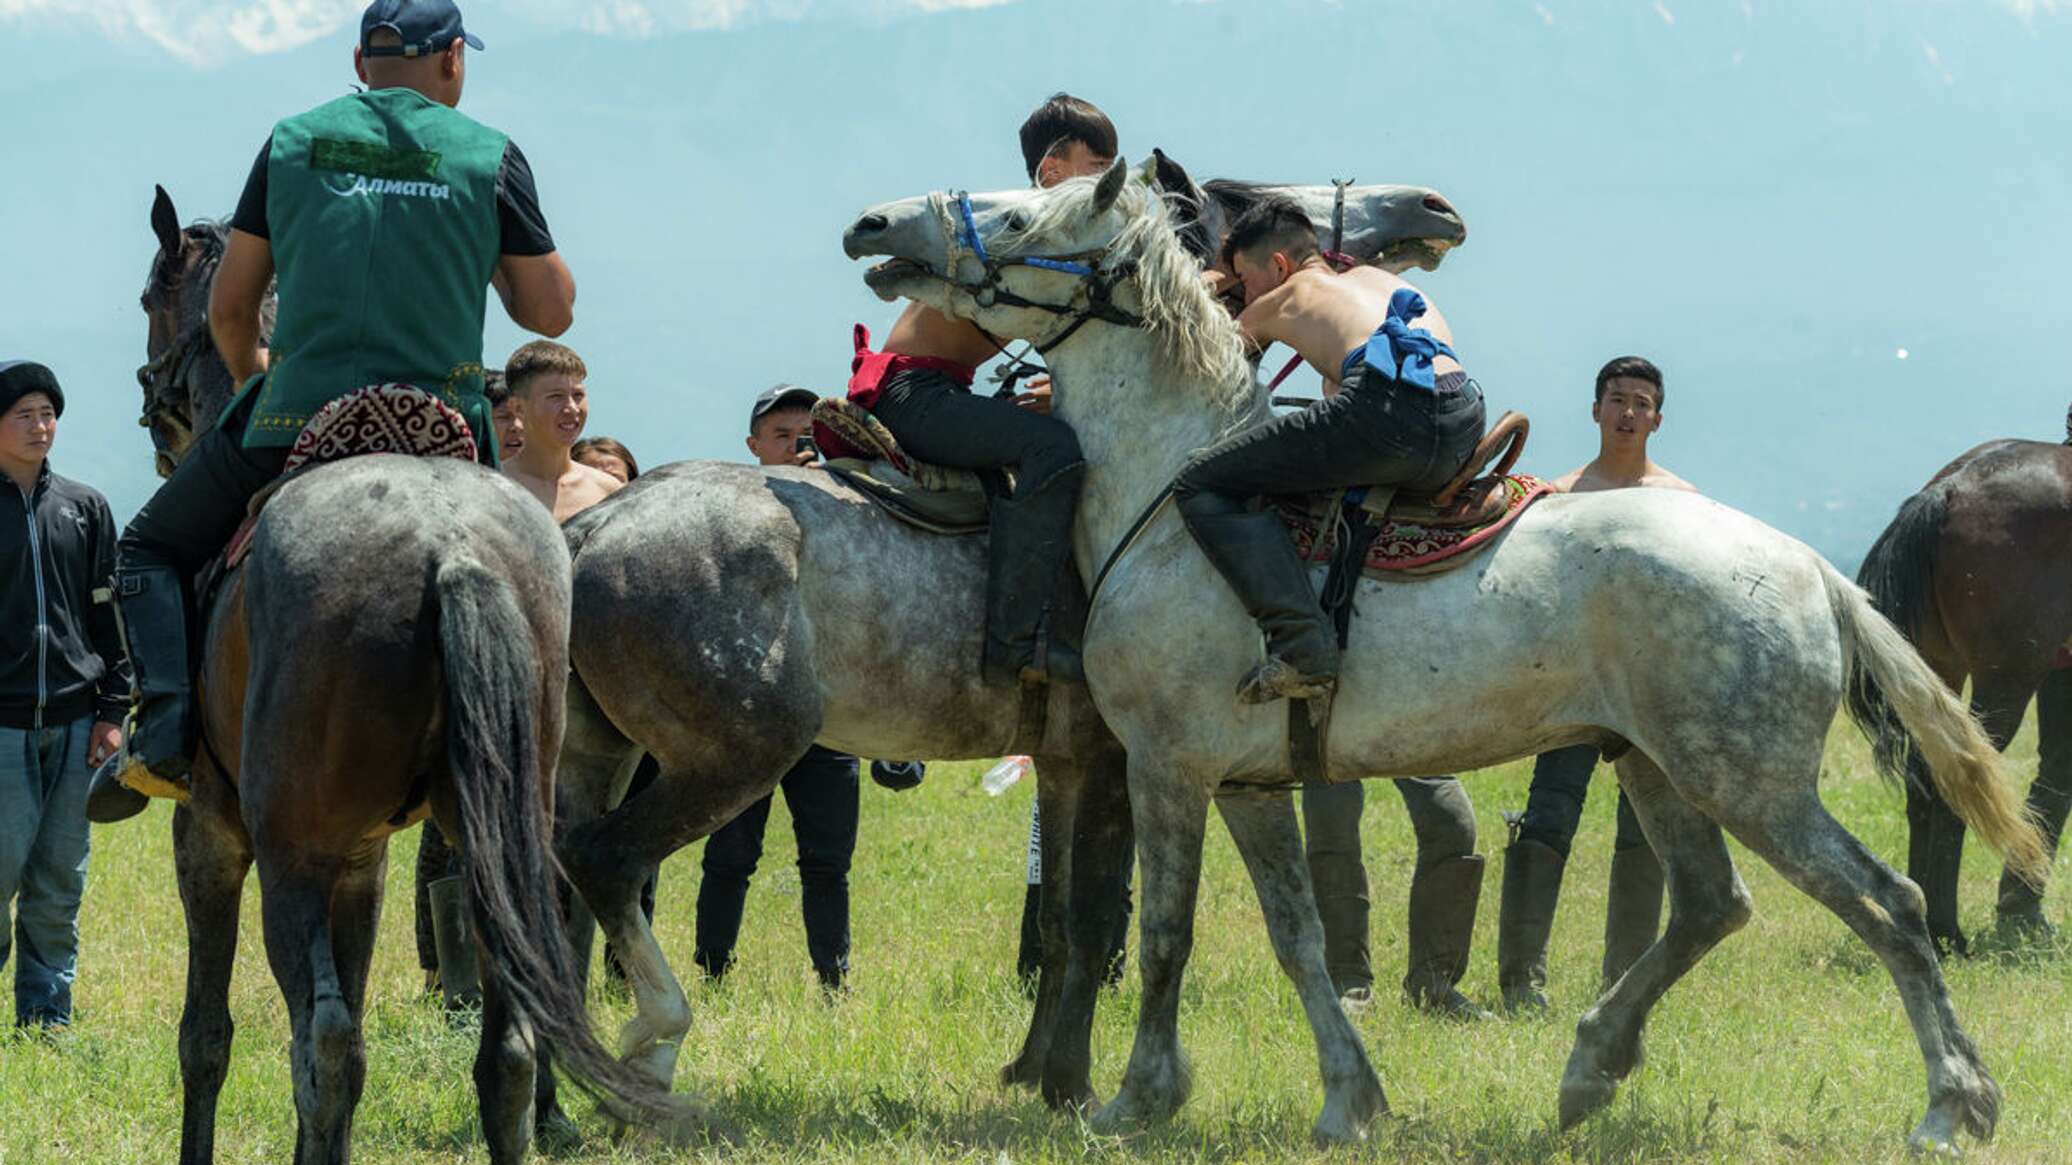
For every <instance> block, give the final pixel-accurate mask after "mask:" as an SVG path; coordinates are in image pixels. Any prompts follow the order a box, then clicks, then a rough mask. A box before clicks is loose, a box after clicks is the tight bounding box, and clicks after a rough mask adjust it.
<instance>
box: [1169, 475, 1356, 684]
mask: <svg viewBox="0 0 2072 1165" xmlns="http://www.w3.org/2000/svg"><path fill="white" fill-rule="evenodd" d="M1181 514H1182V516H1183V517H1185V518H1186V520H1187V528H1188V529H1189V530H1190V531H1192V532H1193V534H1194V540H1195V541H1196V542H1197V543H1199V544H1200V545H1201V548H1202V553H1204V554H1206V555H1208V558H1209V562H1210V563H1212V564H1214V566H1215V567H1216V572H1217V573H1218V574H1221V575H1222V576H1223V580H1224V581H1225V582H1227V583H1229V584H1230V589H1231V590H1233V591H1235V592H1237V597H1238V601H1239V602H1241V603H1243V604H1244V606H1245V612H1246V613H1247V614H1249V615H1251V616H1252V618H1253V619H1254V620H1255V621H1257V622H1258V624H1259V629H1260V630H1261V631H1263V632H1265V634H1266V662H1264V663H1262V664H1260V665H1259V666H1258V667H1255V668H1253V669H1252V671H1251V672H1250V673H1249V674H1247V675H1246V676H1245V678H1244V679H1243V680H1242V681H1240V682H1239V684H1238V687H1237V698H1238V700H1239V701H1241V702H1243V703H1246V704H1264V703H1268V702H1270V701H1273V700H1279V699H1283V698H1286V699H1291V700H1309V699H1317V698H1321V697H1323V696H1328V695H1330V694H1331V690H1332V689H1333V688H1335V687H1336V686H1337V685H1338V635H1337V633H1336V632H1335V631H1334V630H1333V629H1332V627H1331V620H1330V619H1329V618H1327V617H1325V615H1324V610H1323V608H1322V607H1320V606H1318V605H1317V594H1316V589H1315V587H1314V586H1312V585H1311V583H1310V578H1309V567H1308V566H1307V565H1305V564H1304V563H1303V561H1302V560H1301V559H1300V558H1298V557H1296V555H1295V543H1294V542H1293V541H1292V540H1290V539H1289V537H1288V527H1287V526H1286V525H1285V524H1284V523H1282V521H1281V520H1280V517H1279V516H1278V515H1275V514H1269V513H1263V512H1259V513H1255V512H1251V511H1238V512H1235V513H1200V512H1190V511H1189V510H1187V509H1184V508H1183V509H1182V510H1181Z"/></svg>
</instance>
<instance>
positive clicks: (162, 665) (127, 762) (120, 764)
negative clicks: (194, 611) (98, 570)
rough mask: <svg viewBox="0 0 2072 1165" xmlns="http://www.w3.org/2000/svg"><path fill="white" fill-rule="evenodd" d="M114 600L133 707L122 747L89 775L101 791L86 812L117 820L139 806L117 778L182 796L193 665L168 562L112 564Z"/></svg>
mask: <svg viewBox="0 0 2072 1165" xmlns="http://www.w3.org/2000/svg"><path fill="white" fill-rule="evenodd" d="M115 605H116V611H117V613H118V615H119V616H120V617H119V618H118V619H117V625H118V626H119V627H120V629H121V631H122V640H123V647H124V649H125V650H126V651H127V652H128V654H129V661H130V669H131V672H132V674H134V675H135V677H136V696H137V707H136V709H135V711H133V712H131V713H130V719H129V723H128V724H126V725H124V728H125V731H124V733H123V740H122V747H121V748H120V749H118V750H116V753H115V755H114V756H112V757H109V758H108V759H107V760H106V761H105V762H103V763H102V765H101V771H98V772H96V773H95V774H94V785H95V787H96V788H98V789H100V790H101V796H100V798H99V801H98V804H97V805H96V804H94V795H93V791H92V790H89V792H88V800H89V805H90V808H89V815H90V816H92V815H93V814H95V813H99V814H100V815H101V816H99V817H96V818H94V819H96V820H121V819H122V818H123V817H127V816H131V815H133V814H134V813H136V812H137V811H139V810H140V809H142V806H141V805H138V804H137V803H136V802H135V800H134V799H131V798H124V797H120V796H119V795H116V794H115V793H114V792H113V789H112V786H113V785H114V784H117V783H120V784H122V785H124V786H127V787H128V788H130V789H133V790H135V791H136V792H138V793H141V794H144V795H145V796H149V797H169V798H172V799H173V800H176V801H184V800H186V799H187V770H188V768H189V766H190V765H192V764H193V762H194V697H193V690H194V686H193V678H194V677H193V664H192V661H191V659H190V657H189V655H188V650H187V588H186V584H185V580H183V579H182V578H181V576H180V572H179V571H178V570H176V569H174V568H173V567H170V566H138V567H120V568H118V569H117V570H116V572H115Z"/></svg>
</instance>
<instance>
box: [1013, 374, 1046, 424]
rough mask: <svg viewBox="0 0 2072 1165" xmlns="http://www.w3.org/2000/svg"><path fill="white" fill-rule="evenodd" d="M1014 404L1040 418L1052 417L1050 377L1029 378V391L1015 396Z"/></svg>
mask: <svg viewBox="0 0 2072 1165" xmlns="http://www.w3.org/2000/svg"><path fill="white" fill-rule="evenodd" d="M1014 403H1015V404H1016V405H1018V406H1020V407H1021V408H1025V409H1027V410H1029V411H1030V412H1032V413H1035V414H1037V415H1038V416H1045V417H1047V416H1049V415H1050V377H1048V376H1032V377H1030V378H1029V391H1027V392H1018V393H1015V394H1014Z"/></svg>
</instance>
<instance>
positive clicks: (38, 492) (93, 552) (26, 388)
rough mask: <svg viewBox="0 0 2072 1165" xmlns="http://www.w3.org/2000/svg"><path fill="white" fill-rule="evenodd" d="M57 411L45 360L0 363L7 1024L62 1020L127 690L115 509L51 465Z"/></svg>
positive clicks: (0, 844) (0, 906)
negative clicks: (90, 854) (102, 788)
mask: <svg viewBox="0 0 2072 1165" xmlns="http://www.w3.org/2000/svg"><path fill="white" fill-rule="evenodd" d="M64 411H65V393H64V390H63V389H61V388H60V387H58V380H57V377H56V376H54V375H52V373H51V371H50V369H48V368H45V367H44V366H43V365H41V364H36V363H32V362H29V361H26V360H14V361H6V362H0V474H4V475H5V476H6V478H7V485H6V486H0V580H4V585H0V965H4V964H5V963H6V962H7V956H8V954H9V953H10V949H11V948H12V947H13V946H14V945H15V944H14V941H13V940H15V939H16V938H19V940H20V948H21V949H20V950H19V951H16V952H13V953H15V954H16V956H17V957H16V960H15V966H14V1019H15V1024H16V1026H19V1027H31V1026H34V1027H40V1028H44V1029H50V1028H61V1027H64V1026H65V1025H67V1024H69V1023H71V1022H72V978H73V973H74V969H75V966H76V964H77V961H78V954H79V899H80V896H81V895H82V894H83V893H84V892H85V890H86V851H87V836H86V835H87V826H86V792H87V787H88V785H89V784H90V783H91V780H92V777H93V770H94V767H95V766H96V765H98V764H100V763H101V761H102V760H103V759H105V758H106V757H108V756H109V755H111V754H112V753H114V752H115V750H116V749H117V748H119V747H120V746H121V744H122V729H121V728H120V727H119V726H120V724H121V723H122V713H123V709H124V707H125V706H126V705H127V703H128V701H129V687H130V682H129V666H128V663H127V661H126V660H124V658H123V655H122V645H121V641H120V640H119V639H118V638H117V636H116V633H115V609H114V606H113V605H112V604H111V603H110V601H109V600H110V598H111V597H112V596H111V595H110V593H109V590H108V588H109V585H110V583H109V579H110V577H111V576H112V575H113V574H114V571H115V530H116V526H115V520H114V517H113V516H112V515H110V514H109V512H108V501H107V499H106V498H103V497H102V496H101V495H100V492H99V491H97V490H95V489H93V488H92V487H91V486H86V485H81V484H80V483H79V482H76V481H73V480H71V479H70V478H64V477H59V476H58V475H57V474H55V473H52V472H51V471H50V460H49V458H50V447H51V444H52V442H53V441H54V440H55V439H56V437H57V430H58V417H59V416H61V415H63V413H64ZM10 904H12V905H13V908H14V913H15V925H14V926H11V927H10V926H8V925H7V921H8V920H7V912H8V907H9V905H10Z"/></svg>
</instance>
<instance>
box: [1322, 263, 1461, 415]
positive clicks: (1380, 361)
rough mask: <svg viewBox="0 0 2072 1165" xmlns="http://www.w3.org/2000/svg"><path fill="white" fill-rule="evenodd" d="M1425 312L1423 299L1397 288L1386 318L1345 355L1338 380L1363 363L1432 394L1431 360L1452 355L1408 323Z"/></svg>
mask: <svg viewBox="0 0 2072 1165" xmlns="http://www.w3.org/2000/svg"><path fill="white" fill-rule="evenodd" d="M1424 313H1425V301H1424V296H1422V295H1419V294H1418V293H1417V292H1415V291H1413V290H1411V289H1410V288H1408V287H1399V288H1397V289H1396V293H1395V294H1394V295H1391V296H1389V311H1388V318H1387V319H1384V320H1382V321H1381V326H1380V327H1378V328H1376V329H1374V334H1373V335H1372V336H1369V337H1368V338H1367V342H1366V343H1365V344H1362V345H1361V346H1359V347H1357V348H1354V349H1353V350H1352V351H1350V352H1348V353H1346V356H1345V363H1344V365H1343V366H1342V368H1341V370H1340V372H1341V375H1340V377H1339V379H1340V380H1344V379H1346V378H1348V377H1350V376H1351V375H1352V372H1353V369H1355V368H1357V367H1359V366H1360V365H1362V364H1365V365H1367V366H1368V367H1369V368H1372V369H1374V370H1375V371H1376V372H1379V373H1381V374H1382V375H1384V376H1386V377H1388V378H1389V379H1391V380H1395V381H1398V382H1400V383H1403V384H1408V385H1412V386H1414V387H1417V388H1421V389H1424V390H1425V391H1426V392H1432V391H1434V390H1435V389H1436V388H1437V387H1438V384H1437V378H1436V377H1435V376H1433V374H1432V358H1433V357H1435V356H1441V355H1445V356H1452V357H1453V358H1454V359H1455V360H1458V359H1460V357H1459V356H1457V355H1454V351H1453V349H1452V348H1451V347H1448V346H1447V344H1446V341H1444V340H1441V339H1440V338H1439V337H1437V336H1434V335H1433V334H1431V333H1430V332H1427V331H1425V330H1424V329H1423V328H1413V327H1411V326H1410V321H1411V320H1414V319H1416V318H1417V317H1419V316H1421V315H1423V314H1424Z"/></svg>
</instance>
